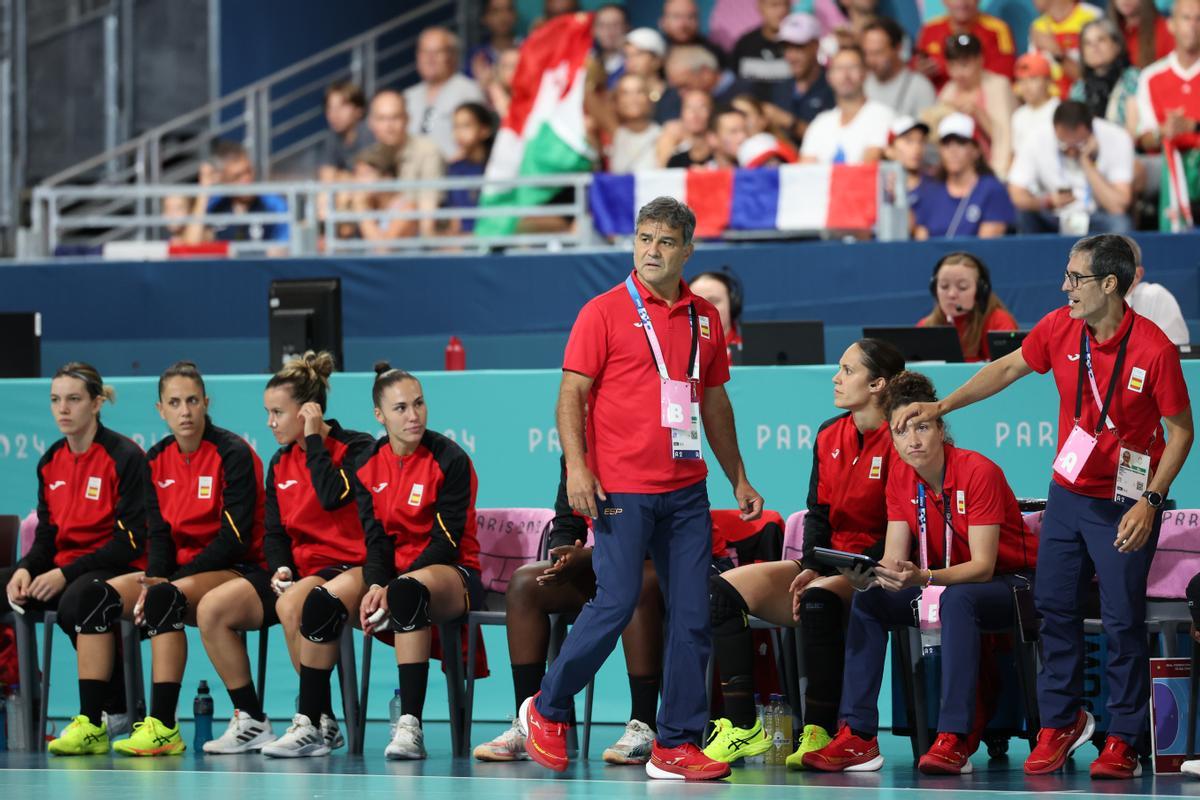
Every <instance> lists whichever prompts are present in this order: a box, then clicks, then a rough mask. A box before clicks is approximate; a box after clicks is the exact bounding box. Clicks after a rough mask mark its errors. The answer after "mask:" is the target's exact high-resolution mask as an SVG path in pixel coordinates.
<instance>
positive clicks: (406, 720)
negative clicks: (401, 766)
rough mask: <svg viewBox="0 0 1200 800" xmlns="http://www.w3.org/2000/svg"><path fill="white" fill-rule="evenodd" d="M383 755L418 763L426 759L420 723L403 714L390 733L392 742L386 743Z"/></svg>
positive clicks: (411, 716) (412, 717) (423, 734)
mask: <svg viewBox="0 0 1200 800" xmlns="http://www.w3.org/2000/svg"><path fill="white" fill-rule="evenodd" d="M383 754H384V755H385V756H387V757H388V758H396V759H405V760H408V761H419V760H421V759H423V758H426V757H428V753H426V752H425V733H424V732H423V731H422V730H421V723H420V722H418V721H417V718H416V717H414V716H413V715H412V714H405V715H404V716H402V717H400V720H399V722H397V723H396V729H395V731H393V733H392V741H391V742H389V743H388V746H387V749H385V750H384V751H383Z"/></svg>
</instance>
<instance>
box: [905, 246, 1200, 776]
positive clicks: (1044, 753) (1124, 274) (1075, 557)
mask: <svg viewBox="0 0 1200 800" xmlns="http://www.w3.org/2000/svg"><path fill="white" fill-rule="evenodd" d="M1135 267H1136V262H1135V259H1134V255H1133V251H1132V250H1131V249H1130V247H1129V244H1128V243H1127V242H1126V241H1125V240H1124V239H1123V238H1122V237H1120V236H1116V235H1102V236H1092V237H1090V238H1087V239H1081V240H1080V241H1078V242H1076V243H1075V246H1074V247H1072V248H1071V255H1070V260H1069V261H1068V263H1067V272H1066V274H1065V275H1064V276H1063V286H1062V289H1063V291H1064V292H1066V293H1067V305H1066V307H1065V308H1060V309H1058V310H1056V311H1052V312H1050V313H1049V314H1047V315H1046V316H1045V317H1043V318H1042V321H1041V322H1039V323H1038V324H1037V325H1036V326H1034V329H1033V330H1032V331H1030V333H1029V336H1027V337H1026V338H1025V341H1024V342H1023V343H1022V345H1021V349H1019V350H1017V351H1016V352H1013V353H1010V354H1009V355H1007V356H1005V357H1004V358H1001V359H999V360H997V361H993V362H992V363H991V364H989V365H988V366H986V367H984V368H983V369H981V370H980V371H979V372H977V373H975V376H974V377H973V378H971V379H970V380H969V381H967V382H966V383H965V384H963V386H961V387H959V389H958V390H956V391H955V392H953V393H952V394H951V395H950V396H948V397H946V398H945V399H944V400H942V401H941V402H940V403H917V404H914V405H912V406H909V407H908V409H906V410H905V411H904V412H902V414H901V416H900V417H899V418H898V424H899V425H900V426H901V427H903V426H904V425H906V424H907V423H908V422H909V421H910V420H915V421H917V422H921V421H928V420H933V419H936V418H937V417H940V416H942V415H943V414H947V413H949V412H951V411H953V410H955V409H957V408H962V407H964V406H968V405H970V404H971V403H975V402H977V401H979V400H983V399H984V398H986V397H990V396H992V395H993V394H996V393H997V392H999V391H1000V390H1001V389H1003V388H1004V387H1006V386H1008V385H1009V384H1010V383H1012V382H1013V381H1015V380H1017V379H1018V378H1022V377H1024V376H1025V375H1028V374H1029V373H1030V372H1032V371H1036V372H1039V373H1045V372H1047V371H1053V373H1054V382H1055V384H1056V385H1057V387H1058V394H1059V414H1058V421H1059V428H1058V443H1059V444H1058V446H1059V453H1058V456H1057V457H1056V458H1055V460H1054V467H1053V468H1054V482H1053V483H1051V484H1050V494H1049V497H1048V500H1047V502H1046V513H1045V515H1044V517H1043V519H1042V532H1041V541H1040V546H1039V549H1038V569H1037V579H1036V581H1037V582H1036V588H1035V592H1034V594H1035V598H1036V602H1037V607H1038V611H1039V612H1040V613H1041V615H1042V618H1043V626H1042V634H1041V647H1042V653H1041V655H1042V669H1041V673H1040V674H1039V675H1038V706H1039V709H1040V711H1041V718H1042V724H1043V726H1045V727H1043V728H1042V730H1041V732H1040V733H1039V734H1038V742H1037V746H1036V747H1035V748H1034V749H1033V752H1032V753H1030V754H1029V758H1028V759H1027V760H1026V761H1025V772H1027V773H1029V774H1031V775H1037V774H1043V773H1047V772H1053V771H1055V770H1057V769H1060V768H1061V767H1062V766H1063V764H1065V763H1066V760H1067V759H1068V758H1069V757H1070V755H1071V753H1072V752H1074V751H1075V750H1076V749H1077V748H1079V747H1080V746H1081V745H1083V744H1084V743H1085V742H1087V741H1088V740H1089V739H1090V738H1091V735H1092V732H1093V730H1094V728H1095V720H1094V719H1093V718H1092V715H1091V714H1089V713H1088V712H1087V711H1086V710H1085V709H1084V708H1083V653H1084V648H1083V612H1082V608H1081V607H1080V600H1081V598H1082V597H1083V595H1084V594H1085V592H1086V583H1087V582H1088V581H1090V580H1091V577H1092V574H1093V571H1094V573H1095V575H1096V576H1097V578H1098V579H1099V582H1100V608H1101V616H1102V618H1103V622H1104V632H1105V634H1106V636H1107V637H1108V681H1109V698H1108V711H1109V714H1110V716H1111V720H1112V722H1111V723H1110V727H1109V730H1108V738H1107V740H1106V741H1105V743H1104V747H1103V749H1102V750H1101V752H1100V757H1099V758H1097V759H1096V760H1095V761H1094V762H1093V763H1092V768H1091V775H1092V777H1093V778H1133V777H1137V776H1138V775H1140V774H1141V765H1140V764H1139V763H1138V753H1137V750H1136V749H1135V748H1136V744H1137V743H1138V741H1139V739H1140V738H1141V736H1142V734H1143V732H1144V731H1145V730H1146V724H1147V709H1148V703H1149V697H1150V676H1149V669H1148V658H1149V651H1148V647H1147V644H1146V622H1145V620H1146V576H1147V574H1148V573H1149V571H1150V561H1151V559H1152V558H1153V557H1154V550H1155V548H1156V547H1157V544H1158V532H1159V527H1160V525H1161V524H1162V506H1163V502H1164V501H1165V499H1166V495H1167V490H1168V489H1169V488H1170V486H1171V482H1172V481H1173V480H1175V476H1176V475H1178V474H1179V470H1180V469H1181V468H1182V467H1183V462H1184V461H1185V460H1186V459H1187V455H1188V451H1189V450H1190V449H1191V446H1192V436H1193V429H1192V408H1191V403H1190V401H1189V399H1188V391H1187V386H1186V384H1185V383H1184V381H1183V371H1182V369H1181V368H1180V365H1179V354H1178V351H1177V350H1176V349H1175V346H1174V345H1172V344H1171V341H1170V340H1169V339H1167V337H1166V335H1165V334H1164V333H1163V332H1162V331H1161V330H1159V328H1158V326H1157V325H1155V324H1154V323H1153V322H1151V321H1150V320H1148V319H1146V318H1145V317H1142V316H1139V315H1138V314H1136V313H1135V312H1134V311H1133V310H1132V309H1130V308H1129V306H1127V305H1126V304H1125V302H1124V300H1123V299H1122V298H1123V297H1124V296H1125V292H1126V291H1127V290H1128V289H1129V286H1130V284H1132V283H1133V278H1134V269H1135ZM1164 427H1165V428H1166V438H1165V441H1164V436H1163V428H1164ZM1093 565H1094V567H1093Z"/></svg>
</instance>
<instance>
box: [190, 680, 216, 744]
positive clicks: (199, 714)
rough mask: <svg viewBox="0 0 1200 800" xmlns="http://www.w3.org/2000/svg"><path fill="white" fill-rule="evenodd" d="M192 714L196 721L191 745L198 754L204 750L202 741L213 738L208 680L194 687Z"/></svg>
mask: <svg viewBox="0 0 1200 800" xmlns="http://www.w3.org/2000/svg"><path fill="white" fill-rule="evenodd" d="M192 716H193V718H194V719H195V722H196V732H195V736H193V737H192V747H194V748H195V750H194V752H195V753H196V755H200V754H202V753H203V752H204V743H205V742H211V741H212V738H213V699H212V695H211V694H209V692H208V681H200V686H199V687H197V689H196V698H195V699H194V700H192Z"/></svg>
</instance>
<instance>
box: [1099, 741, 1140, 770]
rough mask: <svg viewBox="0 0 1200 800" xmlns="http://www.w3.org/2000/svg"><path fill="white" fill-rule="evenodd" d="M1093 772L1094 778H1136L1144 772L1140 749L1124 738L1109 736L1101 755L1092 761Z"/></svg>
mask: <svg viewBox="0 0 1200 800" xmlns="http://www.w3.org/2000/svg"><path fill="white" fill-rule="evenodd" d="M1091 772H1092V777H1093V778H1111V779H1113V780H1122V779H1125V778H1136V777H1138V776H1139V775H1141V774H1142V762H1140V761H1139V760H1138V751H1137V750H1135V749H1133V747H1132V746H1131V745H1129V744H1128V743H1126V742H1125V740H1124V739H1118V738H1117V737H1116V736H1109V737H1108V738H1107V739H1105V740H1104V748H1103V749H1102V750H1101V751H1100V757H1099V758H1097V759H1096V760H1095V761H1093V762H1092V770H1091Z"/></svg>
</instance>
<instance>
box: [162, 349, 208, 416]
mask: <svg viewBox="0 0 1200 800" xmlns="http://www.w3.org/2000/svg"><path fill="white" fill-rule="evenodd" d="M171 378H187V379H188V380H191V381H195V382H196V383H197V384H199V386H200V396H201V397H203V398H206V399H207V398H208V389H207V388H205V386H204V376H203V375H201V374H200V368H199V367H198V366H196V362H195V361H176V362H175V363H174V364H172V365H171V366H169V367H167V368H166V369H165V370H163V374H162V375H159V376H158V399H159V400H162V394H163V389H164V388H165V387H166V385H167V381H169V380H170V379H171ZM204 427H205V429H206V430H207V429H211V428H212V417H210V416H208V413H207V412H206V413H205V414H204Z"/></svg>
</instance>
